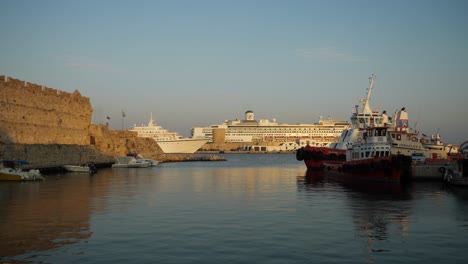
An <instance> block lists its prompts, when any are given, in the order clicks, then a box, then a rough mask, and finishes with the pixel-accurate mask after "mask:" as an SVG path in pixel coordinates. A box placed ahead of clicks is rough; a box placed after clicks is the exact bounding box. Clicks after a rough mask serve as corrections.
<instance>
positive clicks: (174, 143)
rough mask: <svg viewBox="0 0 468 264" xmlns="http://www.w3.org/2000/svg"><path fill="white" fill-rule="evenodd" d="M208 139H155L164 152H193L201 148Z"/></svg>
mask: <svg viewBox="0 0 468 264" xmlns="http://www.w3.org/2000/svg"><path fill="white" fill-rule="evenodd" d="M207 142H208V139H193V138H185V139H177V140H165V141H156V143H157V144H158V146H159V147H160V148H161V150H162V151H163V152H164V153H166V154H193V153H195V151H197V150H198V149H199V148H201V147H202V146H203V145H204V144H205V143H207Z"/></svg>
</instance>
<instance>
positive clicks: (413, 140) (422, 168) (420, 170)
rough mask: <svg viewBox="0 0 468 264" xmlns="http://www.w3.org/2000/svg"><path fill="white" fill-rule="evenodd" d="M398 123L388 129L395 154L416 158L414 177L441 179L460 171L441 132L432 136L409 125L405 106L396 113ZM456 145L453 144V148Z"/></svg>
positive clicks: (412, 169)
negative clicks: (443, 141) (450, 172)
mask: <svg viewBox="0 0 468 264" xmlns="http://www.w3.org/2000/svg"><path fill="white" fill-rule="evenodd" d="M393 120H394V122H393V123H392V125H391V127H390V129H389V130H388V137H389V140H390V141H391V143H392V154H394V155H397V154H399V155H405V156H411V157H412V164H411V177H412V178H413V179H416V180H417V179H434V180H440V179H442V178H443V177H444V175H445V174H446V173H447V172H448V171H452V172H456V171H457V170H458V169H459V168H458V164H457V156H455V155H453V154H451V155H449V150H448V149H447V148H446V145H444V144H443V143H442V141H441V138H440V135H439V134H437V135H435V136H434V135H432V136H431V137H430V138H429V137H428V136H426V135H425V134H421V135H420V133H419V131H416V130H415V129H413V128H411V127H410V126H409V118H408V113H407V111H406V109H405V108H402V109H401V110H399V111H396V112H395V115H394V118H393ZM452 148H453V147H452Z"/></svg>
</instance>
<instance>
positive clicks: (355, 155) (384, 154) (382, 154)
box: [353, 150, 390, 159]
mask: <svg viewBox="0 0 468 264" xmlns="http://www.w3.org/2000/svg"><path fill="white" fill-rule="evenodd" d="M359 154H360V155H359ZM364 154H365V156H364ZM369 155H370V157H375V158H378V157H387V156H390V151H388V150H386V151H372V152H371V151H366V152H365V153H364V152H353V159H359V158H361V159H363V158H369Z"/></svg>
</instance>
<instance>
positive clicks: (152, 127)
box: [130, 113, 209, 154]
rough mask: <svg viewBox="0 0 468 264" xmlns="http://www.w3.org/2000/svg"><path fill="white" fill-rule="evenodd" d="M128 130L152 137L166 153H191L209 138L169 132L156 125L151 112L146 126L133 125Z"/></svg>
mask: <svg viewBox="0 0 468 264" xmlns="http://www.w3.org/2000/svg"><path fill="white" fill-rule="evenodd" d="M130 131H134V132H137V133H138V134H137V135H138V137H147V138H152V139H154V140H155V141H156V143H157V144H158V146H159V147H160V148H161V150H162V151H163V152H164V153H167V154H173V153H177V154H179V153H180V154H182V153H186V154H193V153H195V151H197V150H198V149H199V148H201V147H202V146H203V145H204V144H205V143H206V142H208V140H209V139H204V138H183V137H182V136H180V135H179V134H178V133H176V132H169V131H168V130H167V129H164V128H162V127H161V126H158V125H156V123H155V122H154V120H153V113H151V115H150V120H149V122H148V125H147V126H145V125H141V126H137V125H134V126H133V128H132V129H130Z"/></svg>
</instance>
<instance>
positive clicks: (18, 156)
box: [0, 76, 162, 168]
mask: <svg viewBox="0 0 468 264" xmlns="http://www.w3.org/2000/svg"><path fill="white" fill-rule="evenodd" d="M92 111H93V109H92V107H91V104H90V100H89V98H87V97H83V96H81V95H80V93H79V92H78V91H75V92H74V93H72V94H71V93H67V92H63V91H59V90H55V89H52V88H48V87H43V86H40V85H36V84H31V83H27V82H24V81H20V80H16V79H12V78H9V77H8V78H5V77H4V76H0V124H1V125H0V160H2V159H6V160H9V159H12V160H27V161H29V162H30V165H29V166H26V167H25V168H50V167H60V166H63V165H65V164H81V163H85V162H88V161H93V162H95V163H112V162H114V161H115V157H116V156H124V155H126V154H127V153H139V154H141V155H143V156H144V157H146V158H156V157H157V155H158V154H161V153H162V151H161V149H160V148H159V146H158V145H157V143H156V142H155V141H154V140H153V139H149V138H139V137H137V133H136V132H130V131H112V130H109V128H108V127H107V126H105V125H92V124H91V115H92Z"/></svg>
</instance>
